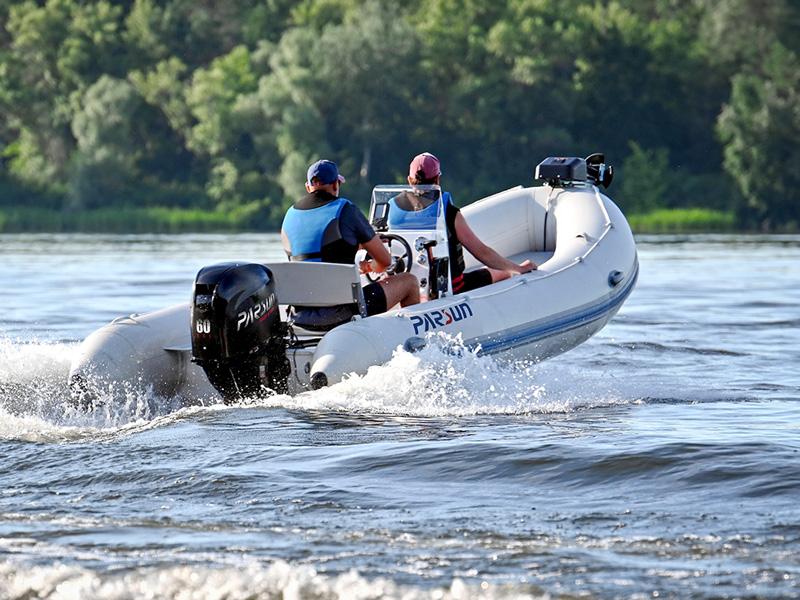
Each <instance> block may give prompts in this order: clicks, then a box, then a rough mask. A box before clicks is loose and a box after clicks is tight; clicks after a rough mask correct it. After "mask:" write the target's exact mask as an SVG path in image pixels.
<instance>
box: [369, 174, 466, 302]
mask: <svg viewBox="0 0 800 600" xmlns="http://www.w3.org/2000/svg"><path fill="white" fill-rule="evenodd" d="M446 201H447V198H446V197H445V194H443V193H442V189H441V188H440V187H439V186H438V185H415V186H410V185H379V186H377V187H375V189H373V191H372V202H371V205H370V211H369V221H370V224H371V225H372V227H373V228H374V229H375V231H377V232H378V234H379V235H380V236H381V238H382V239H383V240H384V242H385V243H386V244H387V245H388V246H389V253H390V254H392V257H393V259H394V263H395V264H393V265H392V267H390V269H389V272H390V273H392V272H399V271H405V272H409V273H412V274H413V275H416V277H417V279H418V280H419V285H420V295H421V296H423V297H424V298H425V299H427V300H435V299H436V298H442V297H445V296H449V295H451V294H452V283H451V280H450V252H449V247H448V239H447V223H446V222H445V203H446Z"/></svg>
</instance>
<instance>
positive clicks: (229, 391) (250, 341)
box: [191, 263, 289, 403]
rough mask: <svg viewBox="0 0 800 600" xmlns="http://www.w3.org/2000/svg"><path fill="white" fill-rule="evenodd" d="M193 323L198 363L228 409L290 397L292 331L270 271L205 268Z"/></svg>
mask: <svg viewBox="0 0 800 600" xmlns="http://www.w3.org/2000/svg"><path fill="white" fill-rule="evenodd" d="M191 321H192V361H193V362H196V363H197V364H198V365H200V366H201V367H202V368H203V370H204V371H205V372H206V375H207V376H208V379H209V381H210V382H211V384H212V385H213V386H214V387H215V388H216V389H217V390H218V391H219V393H220V394H222V397H223V399H224V400H225V402H226V403H232V402H236V401H238V400H241V399H242V398H246V397H252V396H259V395H264V394H268V393H285V392H286V381H287V379H288V376H289V361H288V360H287V358H286V337H285V334H286V327H285V324H284V323H282V322H281V320H280V310H279V308H278V297H277V294H276V293H275V281H274V280H273V278H272V272H271V271H270V270H269V269H268V268H267V267H266V266H264V265H259V264H254V263H221V264H217V265H211V266H208V267H203V268H202V269H201V270H200V272H199V273H198V274H197V277H196V278H195V282H194V290H193V292H192V306H191Z"/></svg>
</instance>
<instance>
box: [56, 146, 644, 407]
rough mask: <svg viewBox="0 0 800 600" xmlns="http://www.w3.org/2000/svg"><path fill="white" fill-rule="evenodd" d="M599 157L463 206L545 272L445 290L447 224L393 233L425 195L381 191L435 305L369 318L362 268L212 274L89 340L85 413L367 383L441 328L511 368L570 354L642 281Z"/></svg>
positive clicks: (479, 225) (375, 212)
mask: <svg viewBox="0 0 800 600" xmlns="http://www.w3.org/2000/svg"><path fill="white" fill-rule="evenodd" d="M602 160H603V158H602V155H592V156H591V157H589V158H588V159H585V160H584V159H579V158H550V159H547V160H545V161H544V162H542V163H541V164H540V165H539V166H538V167H537V179H539V180H542V181H543V183H544V185H541V186H538V187H529V188H523V187H518V188H514V189H510V190H507V191H504V192H501V193H498V194H496V195H494V196H491V197H489V198H485V199H483V200H480V201H478V202H475V203H473V204H470V205H469V206H467V207H465V208H463V209H462V213H463V215H464V217H465V218H466V220H467V222H468V223H469V225H470V227H471V228H472V229H473V230H474V231H475V233H476V234H477V235H478V237H479V238H480V239H481V240H483V241H484V242H485V243H486V244H488V245H489V246H491V247H492V248H494V249H495V250H497V251H498V252H499V253H500V254H502V255H504V256H506V257H509V258H510V259H511V260H513V261H515V262H521V261H523V260H525V259H530V260H532V261H533V262H534V263H536V264H537V265H538V267H539V268H538V270H536V271H532V272H530V273H527V274H524V275H517V276H514V277H512V278H510V279H507V280H505V281H501V282H498V283H495V284H492V285H489V286H487V287H483V288H479V289H476V290H473V291H470V292H467V293H463V294H453V293H451V285H450V276H449V269H448V260H447V259H448V257H447V254H448V249H447V236H446V229H445V224H444V216H443V213H442V214H440V215H439V217H438V219H437V220H436V222H435V223H434V226H433V227H425V228H422V229H415V228H414V225H413V222H412V224H411V226H409V224H408V223H406V224H405V226H404V228H403V229H389V228H388V223H387V216H388V215H387V211H388V210H389V200H390V199H391V198H392V197H395V196H396V195H397V194H399V193H403V192H412V193H419V189H418V188H410V187H409V186H379V187H377V188H375V190H374V192H373V200H372V207H371V211H370V219H371V221H372V223H373V226H375V228H376V230H378V231H380V232H382V233H383V234H384V235H386V236H387V238H388V239H387V243H389V244H390V251H391V252H392V254H393V255H394V256H395V258H400V260H399V261H398V264H397V265H396V268H399V269H405V270H408V271H410V272H412V273H414V274H415V275H416V276H417V277H418V279H419V281H420V288H421V293H422V295H423V296H424V297H426V298H428V299H429V300H428V301H427V302H422V303H420V304H418V305H414V306H410V307H406V308H394V309H392V310H389V311H388V312H386V313H383V314H379V315H374V316H370V317H366V316H363V315H364V307H363V297H362V295H361V289H362V285H363V284H364V283H366V282H365V281H364V277H365V276H363V275H359V274H358V270H357V267H356V266H355V265H352V266H351V265H341V264H328V263H318V262H317V263H315V262H282V263H269V264H263V265H262V264H250V263H225V264H220V265H212V266H209V267H206V268H204V269H203V270H201V271H200V273H199V274H198V275H197V279H196V281H195V288H194V295H193V299H192V302H191V303H189V304H183V305H179V306H175V307H172V308H167V309H164V310H160V311H156V312H152V313H148V314H142V315H131V316H130V317H122V318H119V319H116V320H115V321H113V322H112V323H110V324H109V325H106V326H105V327H102V328H101V329H99V330H98V331H96V332H94V333H93V334H91V335H90V336H89V337H88V338H87V339H86V340H85V341H84V343H83V344H82V345H81V347H80V349H79V352H78V354H77V356H76V358H75V360H74V361H73V364H72V369H71V372H70V386H71V389H72V390H73V394H74V395H75V396H76V398H78V400H79V401H81V402H83V403H84V404H90V403H92V402H95V401H97V400H98V399H101V400H102V399H106V400H107V397H108V394H109V392H111V393H112V394H113V393H115V392H116V391H119V392H122V393H127V392H129V391H131V390H132V389H133V388H147V389H151V390H152V391H153V392H155V393H156V394H159V395H161V396H164V397H173V396H176V395H180V396H181V397H183V398H187V397H208V396H210V395H214V394H221V396H222V398H223V400H225V401H226V402H234V401H236V400H238V399H240V398H242V397H246V396H250V395H258V394H263V393H275V392H281V393H291V394H294V393H297V392H299V391H302V390H307V389H312V388H319V387H321V386H324V385H330V384H333V383H336V382H338V381H340V380H341V379H342V378H344V377H346V376H347V375H348V374H350V373H357V374H363V373H365V372H366V371H367V369H368V368H369V367H370V366H372V365H379V364H383V363H385V362H387V361H388V360H389V359H390V358H391V357H392V354H393V353H394V352H395V351H397V350H398V349H405V350H406V351H414V350H416V349H418V348H420V347H421V346H422V345H424V344H425V343H426V341H427V340H429V339H430V336H431V335H436V334H439V333H444V334H449V335H450V336H453V337H454V338H455V337H458V336H460V340H461V342H462V343H463V344H464V345H465V346H466V347H468V348H470V349H474V350H476V351H477V352H479V353H481V354H488V355H495V356H497V357H502V358H503V359H518V358H525V359H530V360H533V361H541V360H544V359H546V358H549V357H552V356H555V355H558V354H560V353H562V352H565V351H567V350H569V349H571V348H573V347H575V346H576V345H578V344H580V343H582V342H583V341H585V340H587V339H588V338H589V337H591V336H592V335H593V334H595V333H596V332H597V331H599V330H600V329H601V328H602V327H603V326H605V325H606V324H607V323H608V322H609V321H610V320H611V318H612V317H613V316H614V315H615V314H616V313H617V311H618V310H619V309H620V307H621V306H622V303H623V302H624V301H625V299H626V298H627V297H628V296H629V295H630V293H631V291H632V289H633V287H634V284H635V282H636V278H637V275H638V259H637V253H636V246H635V244H634V239H633V236H632V234H631V230H630V227H629V226H628V223H627V222H626V220H625V217H624V216H623V214H622V213H621V212H620V210H619V209H618V208H617V206H616V205H615V204H614V203H613V202H612V201H611V200H610V199H609V198H608V197H606V196H605V195H604V194H603V193H602V192H601V191H600V186H607V185H608V184H609V183H610V179H611V169H610V167H609V168H606V166H605V164H603V163H602ZM431 189H432V190H433V191H434V192H436V191H437V190H438V188H427V191H428V192H430V191H431ZM403 242H405V243H403ZM465 262H466V268H467V269H468V270H469V269H470V268H475V267H478V266H479V264H478V263H477V261H475V259H474V258H473V257H471V256H470V255H469V254H468V253H467V252H466V251H465ZM289 306H292V307H294V309H293V312H290V311H289ZM342 306H345V307H349V308H350V312H349V313H347V314H348V316H349V315H352V317H351V318H350V319H349V320H347V321H346V322H344V323H342V324H340V325H338V326H334V327H333V328H332V329H330V330H328V331H312V330H309V329H307V328H303V327H300V325H299V324H298V323H297V322H295V321H293V319H292V315H293V314H294V313H295V312H296V311H298V310H302V309H303V308H304V307H316V308H318V307H342Z"/></svg>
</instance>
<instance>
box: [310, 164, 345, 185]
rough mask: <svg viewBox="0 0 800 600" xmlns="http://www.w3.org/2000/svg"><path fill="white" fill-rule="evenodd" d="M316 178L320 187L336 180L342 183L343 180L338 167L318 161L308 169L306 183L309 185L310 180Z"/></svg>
mask: <svg viewBox="0 0 800 600" xmlns="http://www.w3.org/2000/svg"><path fill="white" fill-rule="evenodd" d="M314 177H316V178H317V179H319V182H320V184H321V185H328V184H329V183H333V182H334V181H336V180H337V179H338V180H339V181H341V182H342V183H344V181H345V179H344V177H342V176H341V175H339V167H337V166H336V163H334V162H331V161H329V160H318V161H317V162H315V163H314V164H313V165H311V166H310V167H309V168H308V174H307V181H308V183H309V184H310V183H311V180H312V179H314Z"/></svg>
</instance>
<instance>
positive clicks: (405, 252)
mask: <svg viewBox="0 0 800 600" xmlns="http://www.w3.org/2000/svg"><path fill="white" fill-rule="evenodd" d="M380 239H381V241H382V242H383V243H384V244H386V245H387V246H388V248H387V250H389V254H390V255H391V257H392V264H390V265H389V266H388V267H387V268H386V271H385V273H386V274H387V275H396V274H397V273H408V272H409V271H411V266H412V265H411V257H412V256H413V254H412V253H411V246H409V244H408V242H407V241H406V240H405V238H404V237H402V236H399V235H395V234H393V233H382V234H381V237H380ZM367 258H369V254H368V255H367ZM366 275H367V279H369V280H370V281H378V279H380V277H381V275H383V273H367V274H366Z"/></svg>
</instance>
